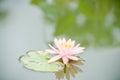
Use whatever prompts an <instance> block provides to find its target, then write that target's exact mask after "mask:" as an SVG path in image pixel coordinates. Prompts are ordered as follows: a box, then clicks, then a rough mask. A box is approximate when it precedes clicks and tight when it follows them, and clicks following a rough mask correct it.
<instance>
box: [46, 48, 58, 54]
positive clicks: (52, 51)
mask: <svg viewBox="0 0 120 80" xmlns="http://www.w3.org/2000/svg"><path fill="white" fill-rule="evenodd" d="M46 52H49V53H51V54H58V52H56V51H54V50H51V49H47V50H46Z"/></svg>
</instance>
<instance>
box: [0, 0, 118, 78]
mask: <svg viewBox="0 0 120 80" xmlns="http://www.w3.org/2000/svg"><path fill="white" fill-rule="evenodd" d="M51 1H52V0H48V2H47V3H49V4H50V5H52V2H51ZM76 1H77V0H76ZM86 1H87V0H86ZM91 1H93V0H91ZM116 1H117V0H116ZM98 3H99V2H98ZM106 3H107V0H106ZM80 4H81V6H82V7H83V6H84V7H85V9H87V10H88V12H85V10H84V9H82V8H81V7H80V6H79V5H77V4H76V3H70V4H69V9H70V10H72V11H71V12H69V11H68V13H69V14H68V13H67V12H64V10H62V9H60V10H61V11H63V13H59V12H58V13H59V15H60V17H58V16H57V15H58V13H56V12H57V11H56V10H55V12H54V10H53V12H51V10H50V12H51V14H52V15H51V14H50V12H49V11H47V12H46V14H45V13H44V12H45V10H46V8H45V6H44V5H43V4H42V6H41V5H40V7H41V8H39V7H38V6H35V5H31V4H30V2H29V1H28V0H21V1H17V0H11V1H9V0H6V1H3V2H2V0H1V2H0V10H1V15H2V17H0V18H1V19H0V80H55V76H54V74H52V73H40V72H32V71H29V70H27V69H25V68H23V66H22V65H21V64H20V63H19V61H18V58H19V56H20V55H24V54H25V52H26V51H28V50H43V51H44V50H45V49H46V48H48V46H47V44H48V42H51V41H52V40H53V39H54V37H66V38H72V39H75V40H76V41H77V42H80V43H81V45H82V46H85V47H86V50H85V52H84V53H83V54H81V55H80V56H81V57H82V58H83V59H84V60H85V62H84V66H81V68H82V70H83V72H82V73H79V74H78V75H77V76H76V78H75V79H71V80H88V79H89V80H120V71H119V68H120V62H119V61H120V59H119V56H120V37H119V35H120V25H119V23H118V20H119V16H117V12H116V13H114V11H116V9H114V8H110V9H108V7H104V4H105V3H104V4H99V5H101V7H96V8H97V9H95V10H97V11H96V12H97V13H96V12H95V14H96V15H95V14H93V15H92V12H91V9H92V8H91V9H90V11H89V6H86V3H85V2H84V1H82V0H81V3H80ZM109 4H110V3H108V5H109ZM89 5H90V6H91V7H92V5H91V4H89ZM110 6H111V5H110ZM58 7H59V6H58ZM77 7H79V8H77ZM102 7H103V9H104V8H105V9H104V10H103V9H102ZM113 7H116V6H113ZM51 9H53V8H51ZM77 9H80V12H79V11H77ZM101 9H102V10H101ZM107 10H108V11H107ZM4 11H5V13H4ZM93 11H94V10H93ZM100 11H101V15H100V14H99V12H100ZM105 11H106V13H105ZM118 11H119V10H118ZM53 13H54V14H53ZM85 13H86V14H85ZM3 14H4V15H3ZM53 15H54V16H53ZM97 15H98V16H97ZM102 15H105V16H104V20H103V18H101V17H102ZM46 16H47V17H46ZM93 16H94V17H93ZM116 16H117V17H118V18H117V17H116ZM46 19H47V20H46ZM49 19H50V21H48V20H49ZM51 19H52V20H51ZM75 20H76V21H75ZM103 25H104V26H103ZM96 26H97V27H96Z"/></svg>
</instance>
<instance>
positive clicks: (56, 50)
mask: <svg viewBox="0 0 120 80" xmlns="http://www.w3.org/2000/svg"><path fill="white" fill-rule="evenodd" d="M49 46H50V48H51V49H53V50H54V51H56V52H57V51H58V50H57V49H55V48H54V47H53V46H52V45H50V44H49Z"/></svg>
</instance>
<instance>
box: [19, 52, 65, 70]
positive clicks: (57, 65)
mask: <svg viewBox="0 0 120 80" xmlns="http://www.w3.org/2000/svg"><path fill="white" fill-rule="evenodd" d="M49 58H50V55H49V53H46V52H40V51H29V52H27V55H24V56H21V57H20V58H19V60H20V62H22V63H23V65H24V67H25V68H27V69H30V70H33V71H45V72H57V71H61V70H63V68H64V64H62V63H61V62H53V63H48V60H49Z"/></svg>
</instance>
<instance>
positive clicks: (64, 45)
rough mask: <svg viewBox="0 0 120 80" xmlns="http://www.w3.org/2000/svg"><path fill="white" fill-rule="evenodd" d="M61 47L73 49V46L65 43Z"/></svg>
mask: <svg viewBox="0 0 120 80" xmlns="http://www.w3.org/2000/svg"><path fill="white" fill-rule="evenodd" d="M61 46H63V47H65V48H71V47H72V45H71V44H69V43H65V42H62V43H61Z"/></svg>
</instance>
